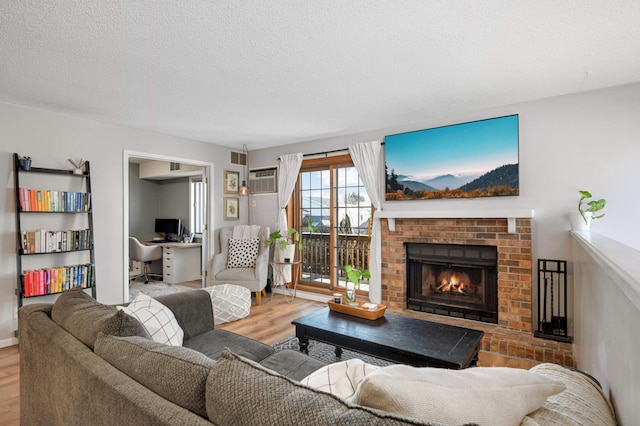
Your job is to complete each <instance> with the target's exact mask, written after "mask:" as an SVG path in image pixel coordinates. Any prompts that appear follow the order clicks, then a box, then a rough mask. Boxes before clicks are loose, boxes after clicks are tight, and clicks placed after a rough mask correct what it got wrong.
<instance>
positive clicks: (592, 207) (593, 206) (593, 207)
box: [578, 190, 607, 224]
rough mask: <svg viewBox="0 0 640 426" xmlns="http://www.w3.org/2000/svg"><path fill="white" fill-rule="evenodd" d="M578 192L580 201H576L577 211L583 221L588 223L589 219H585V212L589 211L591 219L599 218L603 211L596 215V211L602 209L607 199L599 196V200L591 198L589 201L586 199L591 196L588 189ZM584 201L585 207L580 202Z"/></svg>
mask: <svg viewBox="0 0 640 426" xmlns="http://www.w3.org/2000/svg"><path fill="white" fill-rule="evenodd" d="M579 192H580V201H579V202H578V211H579V212H580V215H581V216H582V219H583V220H584V223H586V224H588V223H589V221H588V220H587V213H589V214H590V215H591V219H600V218H601V217H603V216H604V213H602V214H599V215H596V214H595V213H596V212H599V211H600V210H602V209H604V206H605V205H606V204H607V201H606V200H605V199H604V198H601V199H599V200H591V201H587V200H588V199H589V198H591V197H592V195H591V193H590V192H589V191H582V190H581V191H579ZM583 202H584V203H586V205H587V206H586V207H584V206H583V205H582V203H583Z"/></svg>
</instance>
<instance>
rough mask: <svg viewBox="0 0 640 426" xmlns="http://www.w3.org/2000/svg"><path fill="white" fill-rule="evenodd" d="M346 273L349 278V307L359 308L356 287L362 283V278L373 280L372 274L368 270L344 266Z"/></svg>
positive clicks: (347, 296)
mask: <svg viewBox="0 0 640 426" xmlns="http://www.w3.org/2000/svg"><path fill="white" fill-rule="evenodd" d="M344 272H345V274H346V277H347V289H346V290H347V291H346V299H347V305H352V306H357V302H356V287H357V286H358V284H359V283H360V278H364V279H369V278H371V273H370V272H369V270H368V269H358V268H354V267H353V266H351V265H344Z"/></svg>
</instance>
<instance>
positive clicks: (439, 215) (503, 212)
mask: <svg viewBox="0 0 640 426" xmlns="http://www.w3.org/2000/svg"><path fill="white" fill-rule="evenodd" d="M533 213H534V210H533V209H495V210H380V211H377V212H376V213H375V217H376V219H387V222H388V223H389V231H391V232H394V231H395V230H396V219H501V218H506V219H507V221H508V229H509V231H508V232H509V233H510V234H513V233H514V232H515V229H516V218H533Z"/></svg>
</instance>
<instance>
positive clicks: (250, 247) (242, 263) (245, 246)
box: [227, 238, 259, 269]
mask: <svg viewBox="0 0 640 426" xmlns="http://www.w3.org/2000/svg"><path fill="white" fill-rule="evenodd" d="M258 246H259V241H258V239H257V238H252V239H248V240H238V239H235V238H230V239H229V256H228V257H227V268H229V269H231V268H255V267H256V259H257V258H258Z"/></svg>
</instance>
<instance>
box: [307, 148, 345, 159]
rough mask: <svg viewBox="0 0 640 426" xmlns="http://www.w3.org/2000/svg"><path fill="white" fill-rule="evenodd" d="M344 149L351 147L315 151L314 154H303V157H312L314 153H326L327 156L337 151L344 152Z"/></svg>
mask: <svg viewBox="0 0 640 426" xmlns="http://www.w3.org/2000/svg"><path fill="white" fill-rule="evenodd" d="M344 151H349V148H342V149H334V150H332V151H324V152H315V153H313V154H302V156H303V157H311V156H313V155H324V156H325V157H326V156H327V154H333V153H336V152H344Z"/></svg>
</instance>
